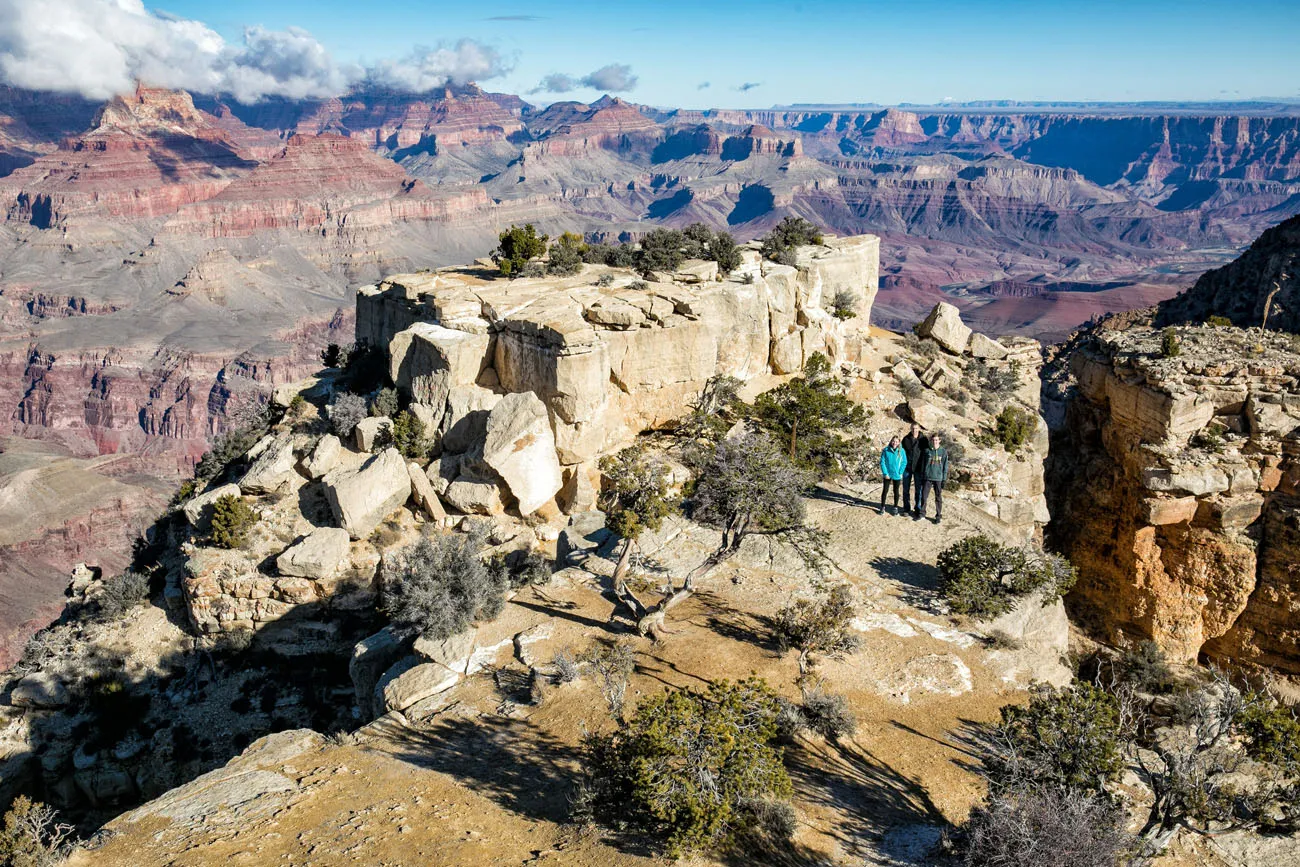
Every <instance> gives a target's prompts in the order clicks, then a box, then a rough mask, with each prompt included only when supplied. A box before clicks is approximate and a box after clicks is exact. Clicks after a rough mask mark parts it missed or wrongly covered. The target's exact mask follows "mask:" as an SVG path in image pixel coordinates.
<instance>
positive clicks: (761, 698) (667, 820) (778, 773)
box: [586, 679, 793, 856]
mask: <svg viewBox="0 0 1300 867" xmlns="http://www.w3.org/2000/svg"><path fill="white" fill-rule="evenodd" d="M779 709H780V704H779V702H778V700H777V697H776V695H775V694H774V693H773V692H772V691H771V690H770V689H769V688H768V687H767V685H766V684H765V683H763V682H762V681H761V680H756V679H749V680H742V681H740V682H738V683H729V682H727V681H720V682H717V683H711V684H709V686H708V688H707V689H706V690H703V691H696V690H691V689H679V690H670V691H668V692H666V693H663V694H661V695H657V696H654V697H651V698H648V699H646V700H645V701H643V702H642V703H641V705H640V707H638V708H637V710H636V713H635V714H634V715H633V716H632V719H630V720H629V721H627V722H626V723H624V724H622V725H620V726H619V729H618V730H617V731H616V732H614V733H612V734H609V735H593V736H589V737H588V738H587V750H588V761H587V763H586V767H587V769H588V775H589V776H588V779H587V785H588V787H587V794H588V797H589V798H590V800H591V801H592V802H593V806H594V807H595V808H596V810H597V811H598V814H604V815H605V816H608V817H610V818H616V819H621V820H630V821H632V822H633V823H635V824H637V825H639V826H641V827H642V828H644V829H645V830H647V831H649V832H651V833H653V834H655V835H656V836H660V837H662V838H663V839H664V840H665V842H666V844H667V850H668V852H669V853H670V854H671V855H674V856H677V855H681V854H684V853H687V852H690V851H701V850H702V851H713V852H723V853H725V852H729V851H734V850H736V849H737V848H738V847H740V846H741V845H743V844H744V841H745V837H746V834H747V833H749V829H750V828H753V827H755V826H760V825H761V826H762V827H764V828H767V829H769V830H770V829H771V828H772V827H773V826H776V827H777V828H780V827H781V825H782V824H784V826H785V829H786V833H787V834H788V833H789V831H790V830H792V826H791V824H790V823H788V822H786V823H781V822H766V821H765V822H762V823H760V822H757V821H756V815H755V813H756V808H757V806H758V805H760V804H763V803H766V802H772V801H776V802H781V801H784V800H785V799H788V798H789V797H790V794H791V792H792V789H793V787H792V786H791V783H790V777H789V775H788V774H787V773H786V770H785V767H784V765H783V763H782V752H781V749H780V748H779V747H777V746H775V745H774V744H773V740H774V738H775V736H776V717H777V713H778V712H779ZM780 812H783V811H780ZM785 815H786V817H787V818H788V813H786V814H785ZM778 833H779V831H778ZM786 839H787V840H788V837H787V838H786ZM784 842H786V840H777V841H769V843H777V844H779V843H784Z"/></svg>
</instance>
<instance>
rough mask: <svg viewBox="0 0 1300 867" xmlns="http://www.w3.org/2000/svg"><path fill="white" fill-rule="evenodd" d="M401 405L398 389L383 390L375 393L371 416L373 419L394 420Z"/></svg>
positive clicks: (371, 404) (371, 401) (371, 402)
mask: <svg viewBox="0 0 1300 867" xmlns="http://www.w3.org/2000/svg"><path fill="white" fill-rule="evenodd" d="M400 405H401V403H400V401H399V399H398V396H397V389H395V388H381V389H379V391H377V392H375V396H374V397H372V398H371V399H370V415H371V417H373V418H378V417H381V416H382V417H384V418H393V417H394V416H396V415H397V408H398V407H399V406H400Z"/></svg>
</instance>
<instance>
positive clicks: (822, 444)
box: [751, 352, 866, 478]
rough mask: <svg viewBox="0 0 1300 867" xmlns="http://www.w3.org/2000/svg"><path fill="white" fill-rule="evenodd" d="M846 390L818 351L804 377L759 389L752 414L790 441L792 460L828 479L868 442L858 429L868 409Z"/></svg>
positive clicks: (841, 469) (758, 421)
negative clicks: (770, 387) (854, 400)
mask: <svg viewBox="0 0 1300 867" xmlns="http://www.w3.org/2000/svg"><path fill="white" fill-rule="evenodd" d="M846 391H847V388H846V386H845V383H844V381H843V380H842V379H840V378H839V377H837V376H835V375H834V374H833V373H832V372H831V366H830V362H829V361H828V360H827V359H826V356H824V355H822V354H821V353H820V352H815V353H813V354H812V355H811V356H809V358H808V361H807V363H806V364H804V369H803V375H802V376H796V377H795V378H793V379H791V380H790V381H789V382H786V383H784V384H782V385H779V386H777V387H776V388H774V389H772V390H771V391H765V392H763V393H762V394H760V395H759V396H758V399H757V400H755V401H754V407H753V411H752V413H751V415H752V417H753V420H754V422H755V423H756V424H757V425H758V426H759V427H760V428H762V429H763V430H766V431H768V432H769V433H771V434H772V435H773V437H776V438H778V439H779V440H780V441H781V442H782V443H788V444H789V445H788V451H787V456H788V457H789V459H790V460H791V461H792V462H793V463H795V464H797V465H799V466H800V467H804V468H806V469H809V470H812V471H813V472H815V473H816V475H817V477H818V478H827V477H829V476H834V475H838V474H839V473H840V472H842V471H843V470H844V469H845V468H846V467H847V466H848V465H849V464H852V463H854V462H855V461H856V459H857V457H858V455H859V453H860V451H861V449H862V445H863V443H864V440H863V437H862V434H861V432H860V431H861V429H862V427H863V426H864V424H865V422H866V412H865V410H863V408H862V407H861V406H859V405H858V404H856V403H854V402H853V401H852V400H850V399H849V397H848V395H847V394H846Z"/></svg>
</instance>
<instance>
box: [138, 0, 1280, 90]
mask: <svg viewBox="0 0 1300 867" xmlns="http://www.w3.org/2000/svg"><path fill="white" fill-rule="evenodd" d="M146 5H149V6H150V8H152V9H154V10H155V11H159V12H164V13H170V14H172V15H177V16H181V17H185V18H193V19H198V20H200V21H203V22H205V23H206V24H208V25H209V26H210V27H212V28H213V29H214V30H216V31H218V32H219V33H220V34H221V35H223V36H224V37H226V39H227V40H229V41H231V42H236V41H238V40H239V39H240V38H241V32H242V29H243V27H244V26H246V25H261V26H264V27H266V28H268V29H273V30H279V29H284V28H286V27H301V28H304V29H306V30H307V31H309V32H310V33H311V34H312V35H313V36H315V37H316V38H317V39H318V40H319V41H320V42H321V43H323V45H324V46H325V47H326V48H327V49H328V50H329V51H330V52H331V53H332V54H333V55H334V56H335V57H336V58H337V59H339V60H344V61H349V62H351V61H356V62H362V63H369V62H374V61H376V60H377V59H379V58H383V57H389V56H393V55H399V54H402V53H403V52H405V51H408V50H409V49H410V48H411V47H412V46H414V45H420V46H427V47H433V46H437V45H440V44H443V43H452V42H455V41H456V40H458V39H462V38H472V39H474V40H477V41H479V42H482V43H485V44H487V45H489V46H491V47H494V48H495V49H496V50H497V51H499V52H500V53H501V54H502V55H503V57H504V58H505V59H506V60H507V62H508V64H509V65H510V66H511V70H510V71H509V72H508V73H506V74H505V75H503V76H501V77H498V78H495V79H493V80H491V81H488V82H484V83H485V85H486V86H488V87H489V88H490V89H493V90H504V91H509V92H514V93H521V94H526V93H527V92H528V91H529V90H531V89H533V88H535V87H536V86H537V85H538V82H539V81H540V80H541V79H542V78H543V77H544V76H547V75H550V74H554V73H562V74H566V75H570V76H573V77H574V78H581V77H582V76H584V75H586V74H588V73H590V72H592V71H593V70H595V69H598V68H600V67H603V66H606V65H608V64H611V63H617V64H626V65H628V66H630V67H631V69H632V72H633V73H634V74H635V75H636V76H637V79H638V81H637V85H636V87H635V88H634V89H633V90H631V91H630V92H628V93H626V94H625V95H626V96H627V97H628V98H630V99H633V100H635V101H638V102H645V103H651V104H657V105H672V106H682V107H699V108H704V107H715V106H716V107H762V106H768V105H773V104H781V103H791V102H880V103H897V102H927V103H928V102H938V101H940V100H944V99H955V100H971V99H1021V100H1039V99H1055V100H1086V99H1097V100H1166V99H1168V100H1181V99H1238V98H1247V97H1255V96H1281V97H1293V98H1294V97H1297V96H1300V50H1297V34H1300V2H1298V0H1290V2H1273V0H1237V2H1223V0H1199V2H1198V0H1185V2H1181V3H1174V2H1143V0H1131V2H1118V0H1103V2H1087V3H1084V2H1071V0H1065V2H1055V3H1028V2H1016V0H1009V2H1000V3H993V2H964V3H962V2H940V0H914V2H859V3H835V2H825V0H802V2H788V3H780V2H768V0H750V2H732V0H712V2H700V0H661V2H653V3H627V2H622V3H620V2H617V0H604V2H589V0H568V2H562V3H560V2H547V0H534V2H527V3H525V2H505V3H502V2H495V0H485V2H477V3H464V2H462V3H456V4H449V3H441V2H430V0H422V2H421V0H386V2H382V3H365V2H358V0H346V2H345V0H224V2H220V3H217V2H203V0H165V2H163V3H162V4H161V5H157V6H154V5H152V4H149V3H146ZM706 82H707V83H708V86H707V87H702V85H703V84H704V83H706ZM746 83H749V84H751V85H757V86H753V87H751V88H749V89H748V90H741V88H742V87H743V86H744V85H745V84H746ZM596 95H598V94H597V93H596V92H595V91H594V90H591V89H585V88H578V89H575V90H574V91H572V92H571V93H568V94H563V93H560V94H534V95H533V96H531V97H529V98H530V99H531V100H532V101H535V102H542V103H544V102H549V101H553V100H555V99H560V98H578V99H584V100H585V99H592V98H594V97H595V96H596Z"/></svg>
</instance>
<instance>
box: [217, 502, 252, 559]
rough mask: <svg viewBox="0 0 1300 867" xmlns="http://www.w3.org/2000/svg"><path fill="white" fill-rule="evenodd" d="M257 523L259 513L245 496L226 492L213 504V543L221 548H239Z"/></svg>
mask: <svg viewBox="0 0 1300 867" xmlns="http://www.w3.org/2000/svg"><path fill="white" fill-rule="evenodd" d="M256 523H257V513H256V512H254V511H253V508H252V507H251V506H249V505H248V502H247V501H246V500H244V498H243V497H237V496H235V495H234V494H226V495H225V496H224V497H219V498H218V499H217V501H216V502H215V503H213V504H212V544H214V545H216V546H217V547H219V548H238V547H239V546H240V545H242V544H244V541H245V540H246V539H247V538H248V531H249V529H251V528H252V526H253V525H254V524H256Z"/></svg>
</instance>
